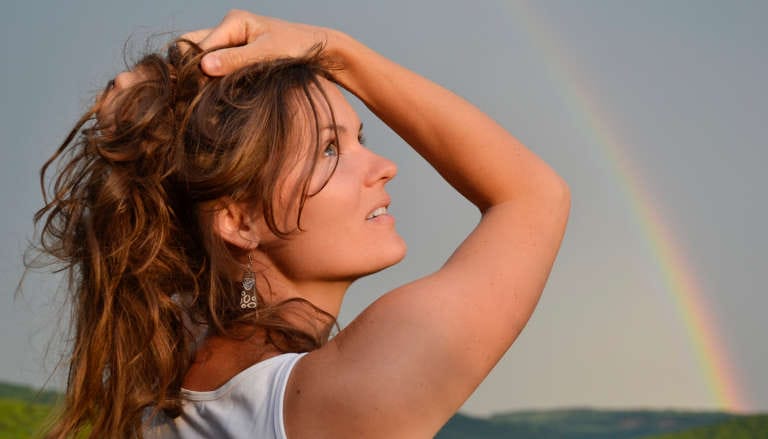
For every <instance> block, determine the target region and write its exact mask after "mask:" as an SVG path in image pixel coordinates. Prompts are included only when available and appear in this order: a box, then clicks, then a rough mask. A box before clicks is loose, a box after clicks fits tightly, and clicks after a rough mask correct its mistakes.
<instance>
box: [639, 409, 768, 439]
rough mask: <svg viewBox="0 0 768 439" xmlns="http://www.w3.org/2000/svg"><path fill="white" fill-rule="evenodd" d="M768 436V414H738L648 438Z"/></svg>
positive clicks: (747, 438)
mask: <svg viewBox="0 0 768 439" xmlns="http://www.w3.org/2000/svg"><path fill="white" fill-rule="evenodd" d="M759 438H768V415H751V416H737V417H735V418H733V419H730V420H728V421H724V422H720V423H717V424H715V425H711V426H709V427H698V428H693V429H690V430H686V431H683V432H680V433H670V434H664V435H659V436H653V437H652V438H646V439H759Z"/></svg>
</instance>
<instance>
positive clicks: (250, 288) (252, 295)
mask: <svg viewBox="0 0 768 439" xmlns="http://www.w3.org/2000/svg"><path fill="white" fill-rule="evenodd" d="M241 284H242V286H243V289H242V291H240V308H242V309H247V308H250V309H253V308H256V306H257V305H258V304H259V297H258V296H257V295H256V288H255V287H256V278H255V277H254V275H253V256H251V254H250V253H248V267H247V268H246V269H245V270H244V271H243V280H242V282H241Z"/></svg>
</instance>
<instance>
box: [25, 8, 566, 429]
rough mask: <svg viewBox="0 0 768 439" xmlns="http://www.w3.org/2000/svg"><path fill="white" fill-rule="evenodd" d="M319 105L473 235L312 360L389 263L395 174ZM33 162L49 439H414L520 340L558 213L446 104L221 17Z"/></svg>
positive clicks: (369, 57) (516, 147)
mask: <svg viewBox="0 0 768 439" xmlns="http://www.w3.org/2000/svg"><path fill="white" fill-rule="evenodd" d="M216 49H219V50H216ZM339 86H340V87H343V88H345V89H347V90H349V91H350V92H352V93H353V94H355V95H356V96H357V97H359V98H360V99H361V100H362V101H363V102H364V103H365V104H366V105H367V106H368V107H369V108H370V109H371V110H372V111H373V112H374V113H375V114H376V115H377V116H378V117H379V118H380V119H381V120H383V121H384V122H385V123H386V124H387V125H389V126H390V127H391V128H392V129H393V130H395V131H396V132H397V134H399V135H400V136H401V137H402V138H403V139H405V140H406V141H407V142H408V144H409V145H411V146H412V147H413V148H414V149H415V150H416V151H417V152H418V153H419V154H421V155H422V156H423V157H424V158H425V159H426V160H427V161H429V163H430V164H431V165H432V166H434V167H435V169H436V170H437V171H438V172H439V173H440V174H441V175H442V176H443V177H444V178H445V179H446V180H447V181H448V183H450V184H451V185H452V186H453V187H454V188H456V190H458V191H459V192H460V193H461V194H462V195H464V196H465V197H466V198H467V199H468V200H469V201H470V202H471V203H473V204H474V205H475V206H477V208H478V209H479V210H480V212H481V214H482V217H481V220H480V222H479V224H478V226H477V227H476V229H475V230H474V231H473V232H472V233H471V234H470V235H469V236H468V237H467V238H466V239H465V240H464V242H463V243H462V244H461V245H460V246H459V248H458V249H457V250H456V251H455V253H454V254H453V255H452V256H451V257H450V259H449V260H448V261H447V262H446V263H445V265H444V266H443V267H442V268H441V269H440V270H438V271H437V272H435V273H433V274H431V275H429V276H426V277H424V278H422V279H419V280H416V281H414V282H411V283H408V284H406V285H403V286H401V287H399V288H397V289H395V290H393V291H390V292H388V293H386V294H384V295H383V296H382V297H381V298H379V299H378V300H377V301H376V302H375V303H373V304H372V305H371V306H369V307H368V308H367V309H366V310H365V311H364V312H363V313H361V314H360V315H359V316H358V317H357V318H356V319H355V320H354V321H353V322H352V323H351V324H350V325H349V326H348V327H346V328H344V329H343V330H341V331H340V332H339V333H338V334H337V335H336V336H335V337H333V338H332V339H331V340H328V337H329V333H330V330H331V329H332V327H333V325H334V322H335V318H336V316H337V315H338V312H339V308H340V306H341V302H342V299H343V296H344V293H345V291H346V290H347V288H348V287H349V285H350V284H351V283H352V282H353V281H354V280H356V279H358V278H360V277H362V276H365V275H366V274H370V273H373V272H376V271H378V270H381V269H383V268H385V267H388V266H390V265H392V264H395V263H397V262H398V261H400V260H401V259H402V258H403V256H404V254H405V245H404V243H403V241H402V239H401V238H400V237H399V236H398V235H397V233H396V231H395V229H394V219H393V218H392V217H391V216H390V215H389V214H387V206H388V205H389V202H390V199H389V196H388V195H387V193H386V191H385V185H386V183H387V182H388V181H389V180H391V179H392V178H393V177H394V176H395V174H396V172H397V169H396V167H395V165H394V164H393V163H392V162H390V161H389V160H386V159H384V158H382V157H380V156H377V155H375V154H374V153H372V152H371V151H369V150H368V149H366V148H365V147H364V145H363V141H362V126H361V123H360V120H359V118H358V116H357V115H356V114H355V112H354V110H353V109H352V108H351V107H350V105H349V104H348V103H347V102H346V100H345V99H344V97H343V95H342V94H341V92H340V89H339ZM94 115H98V118H97V120H94V117H93V116H94ZM52 163H58V166H59V171H58V172H59V173H58V177H57V178H58V180H57V183H56V185H55V187H54V188H53V190H52V191H51V192H52V195H51V200H50V201H49V202H48V203H47V204H46V206H45V207H44V208H43V209H41V211H40V212H38V215H37V217H36V219H37V221H41V222H42V224H43V241H42V242H43V246H44V248H45V249H46V250H47V251H48V252H50V253H52V254H53V255H55V256H57V257H59V258H61V259H63V260H64V261H65V262H66V263H67V264H68V269H69V272H70V274H71V277H70V280H71V287H72V291H73V303H74V305H75V308H74V311H73V312H74V316H73V322H74V325H73V326H74V329H75V333H74V351H73V355H72V358H71V361H70V375H69V383H68V387H67V399H66V404H65V408H64V412H63V413H62V415H61V417H60V419H59V421H58V423H57V424H56V426H55V427H54V428H53V430H52V431H51V436H53V437H65V436H68V435H72V434H73V433H74V432H77V431H79V430H82V429H87V431H89V432H90V435H91V437H123V436H141V435H142V434H143V435H145V436H146V437H194V438H196V437H260V438H271V437H275V438H278V437H288V438H324V437H329V438H339V437H382V438H391V437H397V438H405V437H431V436H433V435H434V434H435V433H436V432H437V431H438V430H439V429H440V427H441V426H442V425H443V424H444V423H445V422H446V421H447V420H448V419H449V418H450V417H451V415H452V414H453V413H455V411H456V410H457V409H458V408H459V407H460V406H461V404H462V403H463V402H464V401H465V400H466V399H467V398H468V397H469V396H470V394H471V393H472V391H473V390H474V389H475V388H476V387H477V386H478V385H479V384H480V382H481V381H482V380H483V379H484V378H485V376H486V375H487V374H488V373H489V372H490V370H491V369H492V368H493V366H494V365H495V364H496V362H497V361H498V360H499V359H500V358H501V356H502V355H503V354H504V352H505V351H506V350H507V349H508V348H509V346H510V345H511V344H512V342H513V341H514V340H515V338H516V337H517V335H518V334H519V333H520V331H521V330H522V328H523V326H524V325H525V323H526V322H527V320H528V318H529V317H530V315H531V313H532V311H533V309H534V307H535V305H536V302H537V300H538V298H539V295H540V294H541V291H542V289H543V287H544V284H545V282H546V279H547V276H548V274H549V270H550V268H551V266H552V263H553V261H554V258H555V255H556V253H557V250H558V248H559V245H560V241H561V239H562V235H563V232H564V229H565V224H566V220H567V216H568V209H569V194H568V189H567V186H566V184H565V183H564V182H563V181H562V179H561V178H560V177H559V176H558V175H557V174H556V173H555V172H554V171H553V170H552V169H550V168H549V167H548V166H547V165H546V164H545V163H544V162H543V161H542V160H540V159H539V158H537V157H536V156H535V155H534V154H533V153H531V152H530V151H529V150H527V149H526V148H525V147H524V146H523V145H521V144H520V143H519V142H518V141H517V140H516V139H515V138H514V137H512V136H511V135H510V134H509V133H507V132H506V131H505V130H504V129H502V128H501V127H500V126H499V125H497V124H496V123H495V122H494V121H492V120H491V119H490V118H489V117H487V116H486V115H484V114H483V113H481V112H480V111H479V110H478V109H476V108H475V107H473V106H472V105H470V104H469V103H467V102H465V101H464V100H462V99H461V98H459V97H457V96H456V95H454V94H452V93H451V92H449V91H447V90H445V89H443V88H441V87H440V86H438V85H436V84H434V83H432V82H430V81H428V80H426V79H424V78H422V77H420V76H418V75H416V74H415V73H413V72H410V71H408V70H406V69H404V68H403V67H400V66H398V65H396V64H395V63H393V62H391V61H389V60H387V59H385V58H383V57H382V56H380V55H378V54H377V53H375V52H373V51H372V50H370V49H369V48H367V47H365V46H363V45H362V44H360V43H359V42H357V41H355V40H354V39H352V38H351V37H349V36H348V35H345V34H343V33H341V32H338V31H334V30H330V29H325V28H319V27H314V26H308V25H302V24H294V23H288V22H283V21H280V20H276V19H272V18H266V17H260V16H257V15H253V14H250V13H247V12H243V11H233V12H230V13H229V14H228V15H227V16H226V18H225V19H224V20H223V21H222V23H221V24H220V25H219V26H218V27H216V28H215V29H213V30H201V31H197V32H193V33H190V34H187V35H186V36H185V38H183V39H182V40H181V41H180V42H179V43H178V44H176V45H175V46H173V48H172V50H169V54H168V56H166V57H161V56H158V55H150V56H148V57H146V58H144V59H143V60H142V61H140V62H139V63H138V64H137V66H135V67H134V69H133V71H132V72H128V73H123V74H121V75H119V76H118V77H117V78H116V81H115V87H114V88H113V89H108V90H107V92H106V93H104V94H103V95H102V96H101V97H99V98H98V99H97V100H96V102H95V104H94V106H93V107H92V108H91V110H90V111H89V112H88V113H87V114H86V115H85V116H84V117H83V118H82V119H81V121H80V123H78V125H77V126H76V128H75V129H74V130H73V132H72V134H71V135H70V136H69V138H68V139H67V140H66V141H65V143H64V145H62V147H61V148H60V149H59V151H58V152H57V153H56V155H55V156H54V157H53V158H52V159H51V160H50V161H49V162H48V163H47V164H46V166H45V167H44V168H43V177H45V172H46V170H47V169H48V168H49V167H50V166H51V164H52ZM201 327H203V328H206V329H205V330H204V331H198V330H196V329H195V328H201Z"/></svg>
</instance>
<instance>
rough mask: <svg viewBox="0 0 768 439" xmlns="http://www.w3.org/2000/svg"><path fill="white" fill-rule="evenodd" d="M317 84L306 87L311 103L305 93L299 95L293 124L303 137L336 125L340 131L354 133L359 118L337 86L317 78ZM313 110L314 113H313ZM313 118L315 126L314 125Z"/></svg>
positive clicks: (311, 135) (358, 124)
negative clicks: (297, 108)
mask: <svg viewBox="0 0 768 439" xmlns="http://www.w3.org/2000/svg"><path fill="white" fill-rule="evenodd" d="M317 79H318V84H319V85H320V88H318V87H317V86H316V85H314V84H311V85H309V87H308V91H309V97H310V99H311V102H308V99H307V96H306V94H305V93H301V92H300V93H299V95H300V96H299V101H300V103H299V105H298V107H299V111H297V116H298V117H297V118H295V119H294V121H295V124H296V125H298V126H297V127H296V128H299V129H300V131H302V132H303V133H302V134H304V135H307V134H309V135H310V137H314V135H315V133H316V132H322V131H328V130H327V128H331V127H333V126H334V125H336V126H337V127H338V128H339V129H340V131H341V130H344V131H346V130H352V131H355V132H356V130H357V128H358V127H359V126H360V118H359V117H358V115H357V113H356V112H355V110H354V109H353V108H352V106H351V105H350V104H349V102H348V101H347V99H346V98H345V97H344V95H343V94H342V92H341V90H340V89H339V86H337V85H336V84H334V83H333V82H331V81H329V80H327V79H325V78H323V77H318V78H317ZM313 110H314V111H313ZM315 117H316V118H317V119H316V124H315Z"/></svg>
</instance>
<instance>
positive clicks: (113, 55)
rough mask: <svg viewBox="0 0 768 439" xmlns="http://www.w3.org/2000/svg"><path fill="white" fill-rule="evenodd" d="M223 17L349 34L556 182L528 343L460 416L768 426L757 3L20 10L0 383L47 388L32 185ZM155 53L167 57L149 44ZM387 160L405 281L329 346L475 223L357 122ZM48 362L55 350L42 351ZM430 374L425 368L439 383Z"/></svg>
mask: <svg viewBox="0 0 768 439" xmlns="http://www.w3.org/2000/svg"><path fill="white" fill-rule="evenodd" d="M229 8H241V9H247V10H250V11H253V12H257V13H260V14H263V15H273V16H277V17H280V18H283V19H287V20H294V21H301V22H307V23H312V24H317V25H323V26H328V27H332V28H337V29H340V30H343V31H345V32H347V33H349V34H351V35H352V36H354V37H356V38H357V39H359V40H360V41H362V42H363V43H365V44H367V45H369V46H370V47H372V48H373V49H375V50H377V51H379V52H380V53H382V54H384V55H385V56H387V57H389V58H391V59H393V60H394V61H396V62H398V63H400V64H402V65H404V66H406V67H408V68H411V69H412V70H415V71H416V72H418V73H420V74H422V75H425V76H427V77H429V78H430V79H432V80H434V81H436V82H438V83H440V84H442V85H444V86H445V87H447V88H449V89H451V90H453V91H455V92H456V93H458V94H460V95H462V96H464V97H465V98H467V99H469V100H470V101H471V102H473V103H474V104H476V105H477V106H479V107H480V108H481V109H483V110H484V111H486V112H487V113H488V114H489V115H491V116H492V117H493V118H494V119H496V120H497V121H498V122H500V123H501V124H502V125H503V126H504V127H506V128H507V129H508V130H509V131H510V132H512V133H513V134H514V135H515V136H517V137H518V138H519V139H520V140H521V141H523V143H525V144H526V145H527V146H528V147H529V148H530V149H532V150H533V151H534V152H536V153H537V154H538V155H540V156H541V157H542V158H544V160H546V161H547V162H548V163H549V164H550V165H551V166H552V167H553V168H554V169H555V170H557V172H558V173H560V175H562V176H563V178H565V180H566V181H567V182H568V184H569V186H570V188H571V193H572V211H571V217H570V222H569V226H568V230H567V232H566V236H565V239H564V242H563V245H562V248H561V251H560V254H559V256H558V259H557V261H556V263H555V266H554V268H553V271H552V274H551V276H550V278H549V282H548V284H547V287H546V289H545V291H544V295H543V296H542V299H541V301H540V303H539V306H538V308H537V310H536V312H535V313H534V315H533V317H532V318H531V321H530V322H529V324H528V326H527V327H526V329H525V330H524V332H523V333H522V335H521V336H520V338H519V339H518V340H517V341H516V343H515V344H514V345H513V346H512V348H511V349H510V350H509V352H508V353H507V354H506V355H505V356H504V358H503V359H502V360H501V362H500V363H499V364H498V365H497V367H496V368H495V369H494V371H493V372H492V373H491V375H490V376H489V377H488V378H487V379H486V380H485V382H484V383H483V384H482V385H481V386H480V387H479V388H478V389H477V391H476V392H475V394H474V395H473V396H472V397H471V398H470V399H469V400H468V401H467V403H466V404H465V405H464V407H463V408H462V410H463V411H464V412H465V413H469V414H475V415H487V414H491V413H497V412H502V411H507V410H518V409H539V408H556V407H574V406H577V407H586V406H588V407H597V408H679V409H707V410H714V409H724V410H733V411H739V412H758V411H763V412H765V411H768V375H767V374H765V371H766V370H768V343H766V334H767V333H768V331H767V330H768V323H766V322H767V321H768V320H766V319H765V316H764V313H765V310H767V309H768V295H767V294H766V292H768V290H767V289H766V287H765V283H764V281H765V274H766V268H767V267H766V262H767V261H768V251H767V250H766V248H768V238H767V236H768V234H766V233H765V231H764V229H763V227H764V225H765V224H768V203H766V197H765V195H764V190H765V188H766V187H768V177H766V175H768V174H766V173H765V172H763V170H762V167H763V166H764V164H765V163H768V145H767V144H766V140H765V130H764V128H765V126H766V122H768V87H766V85H765V78H768V51H767V50H766V49H765V47H766V46H768V27H766V26H765V25H764V22H763V21H764V18H765V17H766V16H768V4H766V3H765V2H759V1H755V2H750V1H737V2H720V1H704V0H701V1H683V0H679V1H675V2H668V1H661V0H649V1H644V2H612V1H608V0H604V1H594V0H582V1H579V2H572V1H567V0H560V1H554V0H537V1H536V2H533V1H512V0H507V1H504V0H487V1H482V2H462V1H456V0H450V1H437V0H431V1H421V2H413V1H403V0H394V1H387V2H364V1H352V0H349V1H344V0H331V1H323V2H311V1H302V2H300V1H291V0H284V1H280V2H276V1H272V2H266V1H252V2H243V1H233V2H229V3H226V2H212V1H204V2H203V1H180V0H173V1H171V0H168V1H148V0H143V1H142V0H133V1H130V2H128V1H122V2H119V1H114V0H99V1H96V0H91V1H84V0H77V1H76V0H73V1H69V2H67V6H66V7H62V6H61V3H59V2H53V1H50V0H48V1H36V2H14V4H12V5H7V6H5V8H4V13H3V14H2V15H1V16H0V31H1V32H2V37H3V41H4V44H3V46H2V49H0V50H2V52H0V54H1V55H2V59H3V63H2V66H0V90H1V93H2V94H1V95H0V98H1V99H0V102H2V104H0V133H1V137H0V139H1V140H2V143H0V154H2V156H1V157H2V160H0V167H1V168H0V206H2V210H3V212H2V214H0V291H2V294H1V295H0V349H1V352H2V355H0V380H6V381H14V382H21V383H30V384H34V385H41V384H42V383H44V382H46V380H47V379H48V377H50V376H52V377H53V378H51V380H50V385H52V386H56V385H61V383H62V382H63V381H62V378H61V377H62V373H61V372H60V371H59V372H58V373H56V372H55V371H54V369H55V365H56V360H57V358H58V355H59V354H60V353H62V352H64V351H65V349H66V347H65V345H64V344H62V343H61V342H59V341H56V340H58V339H59V338H60V337H58V336H57V334H61V328H62V327H64V326H65V325H66V318H67V316H66V315H65V314H63V313H62V312H61V304H62V300H63V299H62V298H63V297H64V296H63V295H62V293H61V292H58V293H57V279H58V278H57V277H56V276H54V275H51V274H46V273H30V274H29V275H28V276H27V279H26V281H25V283H24V288H23V291H22V294H21V295H20V296H19V297H15V294H14V291H15V288H16V285H17V283H18V281H19V279H20V277H21V275H22V272H23V266H22V263H21V255H22V253H23V252H24V249H25V248H26V245H27V242H28V240H29V239H30V238H31V237H32V234H33V227H32V215H33V212H34V211H35V210H36V209H38V208H39V207H40V206H41V196H40V193H39V185H38V170H39V168H40V166H41V164H42V163H43V161H44V160H45V159H46V158H47V157H48V156H49V155H50V154H51V153H52V152H53V151H54V149H55V148H56V147H57V146H58V144H59V143H60V142H61V141H62V140H63V138H64V136H65V135H66V133H67V132H68V130H69V129H70V127H71V126H72V125H73V124H74V122H75V121H76V119H77V118H78V117H79V115H80V113H81V112H82V111H83V110H84V109H85V107H86V104H87V102H89V99H90V98H91V97H92V96H93V94H94V93H95V92H96V91H97V90H99V89H101V87H102V86H103V85H104V84H105V83H106V81H107V80H109V79H110V78H112V77H113V76H114V75H115V74H116V73H119V72H120V71H122V70H123V68H124V67H123V65H124V64H123V48H124V47H125V46H126V41H128V42H129V43H128V44H127V46H128V47H129V48H132V49H134V50H133V53H137V52H138V51H140V49H141V48H143V47H144V45H145V44H144V43H145V41H146V39H147V38H148V37H149V36H152V35H154V36H155V40H154V41H155V42H156V43H159V44H156V45H161V44H162V43H164V42H165V41H166V40H167V39H168V38H170V37H169V36H168V35H169V34H166V32H176V33H181V32H184V31H188V30H192V29H197V28H202V27H210V26H212V25H214V24H216V23H217V22H218V21H219V20H220V19H221V18H222V17H223V15H224V14H225V13H226V11H227V9H229ZM161 34H162V35H161ZM353 104H354V106H355V108H356V109H358V111H359V113H360V115H361V119H362V121H363V122H364V124H365V127H366V137H367V139H368V144H369V145H370V146H371V148H372V149H374V151H376V152H378V153H380V154H382V155H385V156H387V157H389V158H391V159H392V160H394V161H395V162H396V163H397V164H398V166H399V174H398V176H397V177H396V178H395V179H394V180H393V181H392V182H391V183H390V184H389V186H388V187H389V192H390V194H391V196H392V199H393V202H392V205H391V208H390V211H391V213H392V214H393V215H394V216H395V217H396V218H397V221H398V225H397V228H398V231H399V232H400V233H401V235H402V236H403V237H404V238H405V240H406V241H407V243H408V245H409V254H408V256H407V257H406V259H405V260H404V261H403V262H402V263H401V264H399V265H397V266H395V267H392V268H390V269H388V270H385V271H384V272H381V273H379V274H377V275H374V276H371V277H369V278H366V279H363V280H360V281H358V282H357V283H355V284H354V285H353V286H352V288H351V289H350V291H349V292H348V294H347V298H346V299H345V303H344V306H343V309H342V312H341V315H340V318H339V320H340V322H341V324H342V326H343V325H344V324H346V323H348V322H350V321H351V320H352V319H353V318H354V316H355V315H356V314H357V313H359V312H360V311H361V310H362V309H364V308H365V307H366V306H367V305H368V304H370V303H371V302H372V301H373V300H374V299H375V298H376V297H378V296H379V295H380V294H382V293H384V292H386V291H388V290H390V289H392V288H394V287H396V286H399V285H401V284H403V283H406V282H408V281H410V280H413V279H416V278H418V277H421V276H423V275H426V274H428V273H430V272H432V271H434V270H435V269H437V268H439V267H440V266H441V265H442V263H443V262H444V261H445V259H446V258H447V257H448V256H449V255H450V254H451V252H452V251H453V249H454V248H455V247H456V246H457V245H458V243H460V242H461V240H462V239H463V237H464V236H466V234H468V233H469V232H470V231H471V229H472V228H473V227H474V225H475V224H476V222H477V220H478V215H477V213H476V210H475V208H474V207H473V206H471V205H470V204H469V203H468V202H466V201H464V200H463V199H462V198H461V197H460V196H459V195H457V194H456V193H455V192H454V191H453V190H452V189H451V188H450V187H449V186H448V185H447V184H445V183H444V182H443V181H442V180H441V179H440V177H439V176H438V175H437V174H436V173H435V172H434V171H433V170H432V169H431V168H430V167H429V166H428V165H427V164H426V163H425V162H423V160H422V159H420V158H419V157H418V156H417V155H416V154H415V153H413V152H412V151H411V150H410V149H409V148H408V147H407V145H406V144H405V143H404V142H403V141H402V140H400V139H399V138H398V137H397V136H396V135H395V134H394V133H392V132H391V131H389V130H388V128H386V127H385V126H384V125H383V124H382V123H381V122H379V121H377V120H376V118H375V117H374V116H373V115H372V114H371V113H370V112H368V110H366V109H365V108H364V106H362V105H361V104H360V103H359V102H353ZM49 340H54V341H53V342H49ZM435 367H439V365H435Z"/></svg>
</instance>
